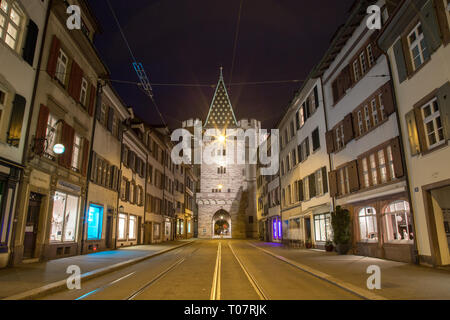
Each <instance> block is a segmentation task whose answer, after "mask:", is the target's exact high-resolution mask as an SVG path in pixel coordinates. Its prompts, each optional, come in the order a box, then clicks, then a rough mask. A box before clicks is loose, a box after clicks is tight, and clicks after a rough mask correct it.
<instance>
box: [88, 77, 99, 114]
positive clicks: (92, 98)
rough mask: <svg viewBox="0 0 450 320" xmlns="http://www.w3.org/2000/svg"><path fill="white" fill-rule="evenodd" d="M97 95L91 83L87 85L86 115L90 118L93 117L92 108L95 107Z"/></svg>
mask: <svg viewBox="0 0 450 320" xmlns="http://www.w3.org/2000/svg"><path fill="white" fill-rule="evenodd" d="M96 94H97V89H96V88H95V86H94V85H93V84H92V83H91V84H90V85H89V106H88V113H89V115H90V116H91V117H92V116H93V115H94V106H95V96H96Z"/></svg>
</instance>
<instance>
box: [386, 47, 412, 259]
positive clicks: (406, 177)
mask: <svg viewBox="0 0 450 320" xmlns="http://www.w3.org/2000/svg"><path fill="white" fill-rule="evenodd" d="M383 53H384V55H385V56H386V61H387V64H388V67H389V74H390V75H392V74H393V73H392V65H391V60H390V59H389V55H388V54H387V52H384V51H383ZM390 82H391V84H390V85H391V92H392V95H393V98H394V109H395V115H396V118H397V126H398V130H399V140H400V150H401V153H402V165H403V171H404V172H405V180H406V190H407V193H408V201H409V203H410V204H411V205H410V206H409V210H410V213H411V222H412V227H413V234H414V240H413V241H414V257H413V259H414V264H419V263H420V262H419V250H418V249H417V232H416V223H415V217H414V208H413V206H412V197H411V184H410V182H409V174H408V167H407V165H406V153H405V148H404V144H403V134H402V132H403V131H402V124H401V121H400V113H399V112H398V103H397V95H396V91H395V88H394V83H393V80H392V77H390Z"/></svg>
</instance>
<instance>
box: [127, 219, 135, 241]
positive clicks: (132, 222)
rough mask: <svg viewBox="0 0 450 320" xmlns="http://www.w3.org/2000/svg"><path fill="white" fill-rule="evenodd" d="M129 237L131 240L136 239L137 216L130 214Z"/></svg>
mask: <svg viewBox="0 0 450 320" xmlns="http://www.w3.org/2000/svg"><path fill="white" fill-rule="evenodd" d="M128 238H129V239H130V240H135V239H136V216H130V221H129V222H128Z"/></svg>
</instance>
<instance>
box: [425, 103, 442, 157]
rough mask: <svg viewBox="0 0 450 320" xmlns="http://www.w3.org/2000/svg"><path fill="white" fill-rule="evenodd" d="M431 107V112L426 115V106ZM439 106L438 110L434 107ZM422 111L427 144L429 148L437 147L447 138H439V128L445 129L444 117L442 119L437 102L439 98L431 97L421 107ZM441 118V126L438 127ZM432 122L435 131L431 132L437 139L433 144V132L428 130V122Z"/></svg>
mask: <svg viewBox="0 0 450 320" xmlns="http://www.w3.org/2000/svg"><path fill="white" fill-rule="evenodd" d="M427 107H429V108H430V111H431V114H430V115H428V116H426V115H425V108H427ZM435 107H436V108H437V111H435V110H434V108H435ZM420 109H421V112H422V117H423V126H424V130H425V135H426V141H427V145H428V148H429V149H432V148H434V147H437V146H439V145H441V144H443V143H444V142H445V139H442V140H440V138H439V130H441V131H442V130H443V127H442V119H441V113H440V111H439V105H438V104H437V98H433V99H431V100H430V101H429V102H427V103H426V104H424V105H423V106H422V107H421V108H420ZM438 118H439V119H440V121H441V127H438V120H437V119H438ZM429 123H432V125H433V131H432V132H431V133H432V134H433V135H434V137H435V139H436V142H435V143H433V144H431V142H430V135H431V133H429V132H428V129H427V124H429Z"/></svg>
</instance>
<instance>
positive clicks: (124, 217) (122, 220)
mask: <svg viewBox="0 0 450 320" xmlns="http://www.w3.org/2000/svg"><path fill="white" fill-rule="evenodd" d="M126 225H127V215H126V214H123V213H121V214H119V227H118V233H119V239H120V240H123V239H125V236H126V235H125V233H126V229H125V227H126Z"/></svg>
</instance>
